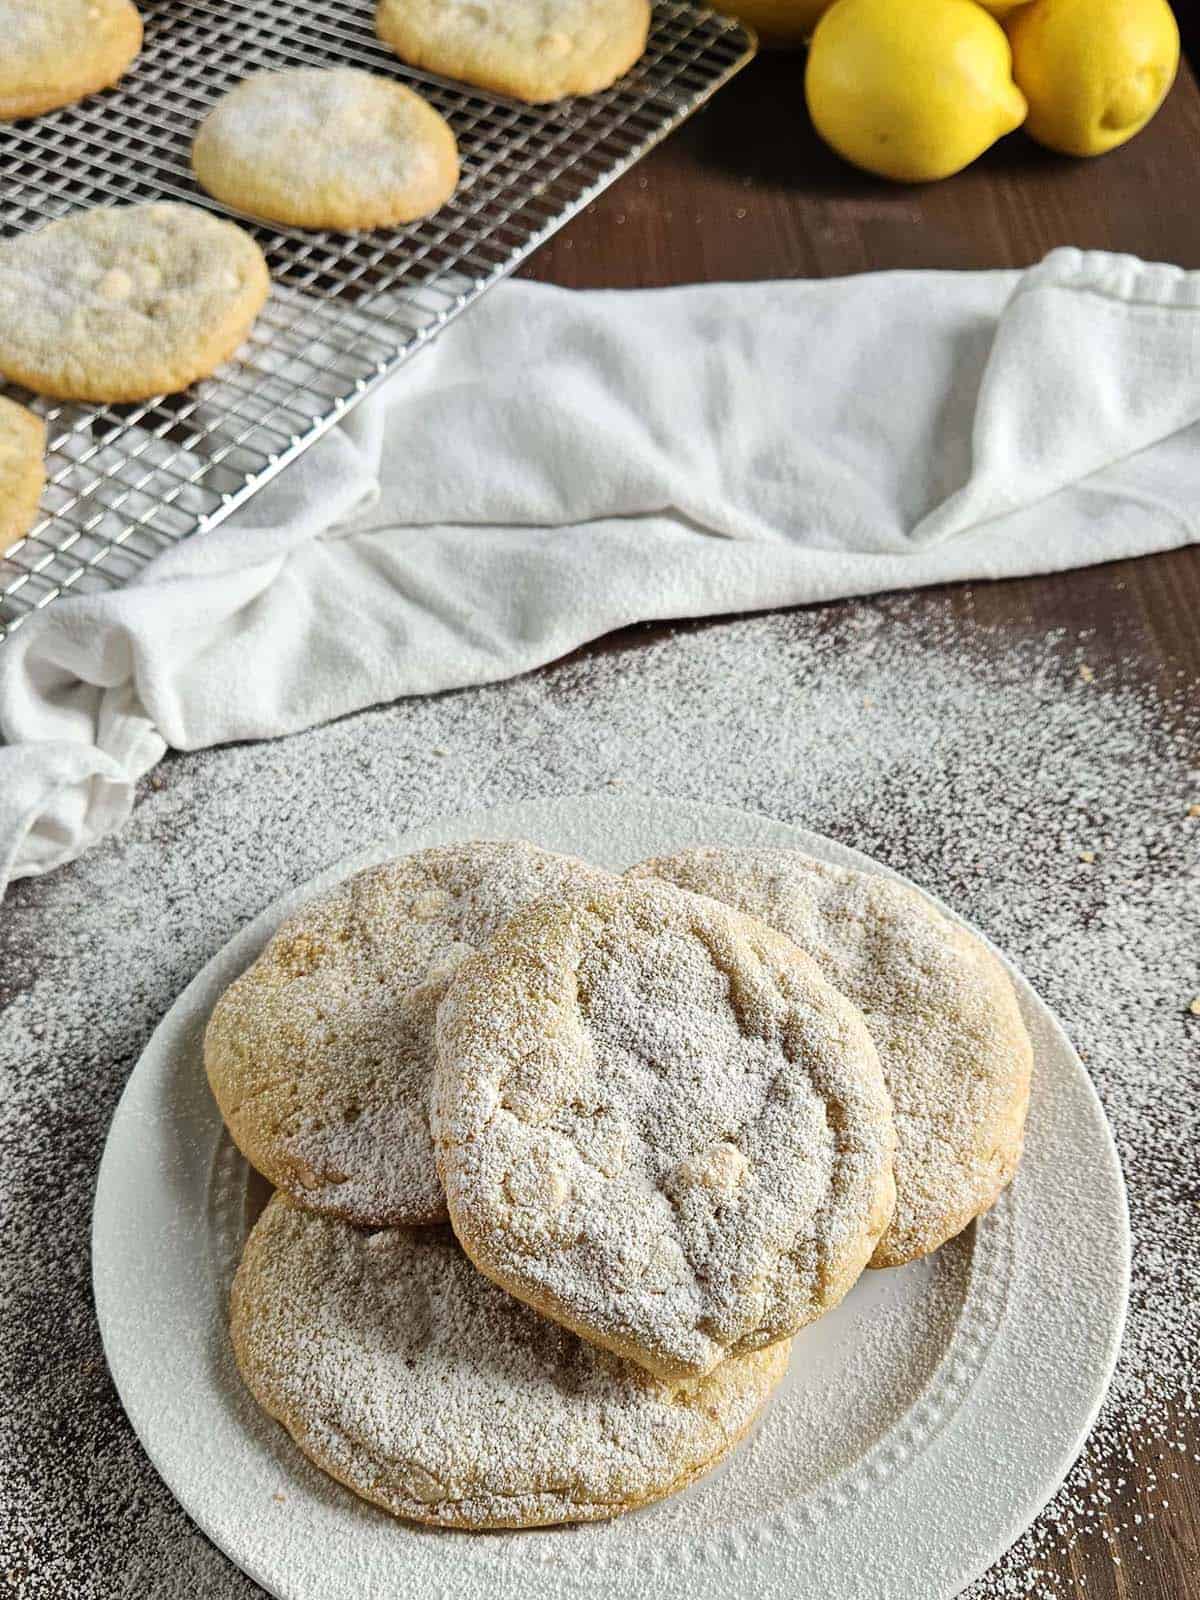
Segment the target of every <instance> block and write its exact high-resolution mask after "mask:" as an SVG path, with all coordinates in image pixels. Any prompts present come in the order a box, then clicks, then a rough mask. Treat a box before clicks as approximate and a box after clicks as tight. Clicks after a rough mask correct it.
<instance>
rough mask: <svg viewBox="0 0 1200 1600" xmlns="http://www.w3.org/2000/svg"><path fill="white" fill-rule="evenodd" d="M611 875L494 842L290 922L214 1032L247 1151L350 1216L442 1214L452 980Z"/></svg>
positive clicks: (229, 1103) (398, 871)
mask: <svg viewBox="0 0 1200 1600" xmlns="http://www.w3.org/2000/svg"><path fill="white" fill-rule="evenodd" d="M601 880H603V881H608V879H607V875H606V874H602V873H600V872H599V871H598V870H597V869H596V868H594V867H589V866H588V865H587V864H586V863H585V862H583V861H579V860H576V859H575V858H574V857H573V856H561V855H556V854H554V853H553V852H552V851H550V850H540V849H538V848H537V847H536V846H535V845H531V844H526V843H524V842H523V841H509V840H490V841H489V840H483V841H476V842H474V843H469V844H457V845H446V846H444V847H441V848H437V849H432V850H424V851H421V852H419V853H418V854H416V855H412V856H405V857H402V858H401V859H400V860H398V861H390V862H387V863H385V864H384V865H383V866H379V867H371V868H370V869H368V870H367V871H366V872H360V873H358V874H357V875H356V876H355V877H352V878H348V879H347V880H346V881H345V882H344V883H341V884H339V885H338V886H337V888H336V889H333V890H332V891H331V892H330V893H328V894H325V895H322V896H321V897H320V898H319V899H317V900H314V901H313V902H312V904H310V905H308V906H305V907H304V908H303V909H302V910H300V911H298V912H296V913H295V915H294V916H291V917H289V918H288V919H287V920H286V922H284V923H283V925H282V926H281V927H280V929H279V931H278V932H277V933H276V935H275V937H274V938H273V939H272V940H271V941H270V943H269V944H268V945H267V947H266V949H265V950H264V951H263V953H262V955H261V956H259V958H258V960H257V961H256V962H255V963H254V965H253V966H252V967H250V969H249V970H248V971H247V972H246V973H244V974H243V975H242V977H240V978H239V979H238V980H237V982H236V983H234V984H233V985H232V986H231V987H230V988H229V989H227V990H226V992H225V994H224V995H223V996H222V997H221V999H220V1001H219V1002H218V1004H217V1006H216V1009H215V1010H214V1012H213V1015H212V1019H211V1021H210V1022H209V1025H208V1030H207V1033H206V1035H205V1041H204V1059H205V1065H206V1068H207V1071H208V1079H209V1083H210V1084H211V1086H212V1091H213V1094H214V1096H215V1097H216V1101H217V1104H218V1106H219V1107H220V1108H221V1114H222V1116H223V1117H224V1118H225V1122H226V1125H227V1126H228V1128H229V1131H230V1133H231V1134H232V1135H233V1138H234V1140H235V1142H236V1143H237V1145H238V1148H239V1149H240V1150H241V1151H242V1153H243V1154H244V1155H245V1156H246V1158H247V1160H248V1161H250V1162H251V1164H252V1165H253V1166H255V1167H257V1168H258V1170H259V1171H260V1172H261V1173H263V1174H264V1175H265V1176H266V1177H268V1178H269V1179H270V1180H271V1182H272V1183H273V1184H275V1185H276V1186H277V1187H278V1188H280V1189H283V1190H285V1191H286V1192H287V1193H288V1194H290V1195H291V1196H292V1197H293V1198H294V1199H296V1200H298V1201H299V1202H300V1203H301V1204H303V1205H305V1206H309V1207H311V1208H313V1209H314V1210H318V1211H324V1212H329V1213H331V1214H332V1215H334V1216H338V1217H343V1218H346V1219H347V1220H349V1221H350V1222H354V1223H358V1224H361V1225H363V1226H370V1227H384V1226H389V1225H393V1224H399V1223H405V1224H419V1223H432V1222H444V1221H445V1218H446V1204H445V1199H444V1196H443V1194H442V1187H441V1184H440V1182H439V1181H438V1176H437V1169H436V1166H435V1163H434V1156H433V1144H432V1140H431V1138H430V1133H429V1113H428V1100H429V1091H430V1087H431V1084H432V1079H433V1068H434V1050H435V1044H434V1023H435V1018H436V1014H437V1008H438V1003H439V1001H440V1000H441V998H442V995H443V994H444V992H445V990H446V986H447V984H448V983H449V980H450V976H451V974H452V972H453V971H454V968H455V967H456V966H457V965H458V963H459V962H461V961H462V960H463V959H464V958H465V957H466V956H468V955H469V954H470V953H471V952H472V951H473V950H475V949H477V948H478V947H479V946H480V945H482V944H485V943H486V942H487V940H488V939H490V938H491V936H492V934H493V933H494V932H495V931H496V930H497V929H498V928H499V927H500V926H501V924H502V923H503V922H504V921H505V920H506V919H507V918H508V917H509V916H511V915H512V914H513V912H515V911H518V910H520V909H521V907H523V906H525V905H527V904H528V903H529V902H530V901H531V900H535V899H538V898H539V897H541V896H545V895H551V896H555V895H561V894H562V893H563V892H564V891H565V890H566V889H568V888H571V887H574V886H578V885H580V884H582V883H587V882H592V881H601Z"/></svg>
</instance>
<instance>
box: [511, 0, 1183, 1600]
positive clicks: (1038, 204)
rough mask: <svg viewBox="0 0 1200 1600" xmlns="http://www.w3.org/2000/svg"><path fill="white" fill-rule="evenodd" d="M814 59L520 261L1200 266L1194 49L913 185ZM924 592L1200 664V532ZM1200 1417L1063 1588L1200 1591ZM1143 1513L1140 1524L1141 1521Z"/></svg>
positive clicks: (1158, 658)
mask: <svg viewBox="0 0 1200 1600" xmlns="http://www.w3.org/2000/svg"><path fill="white" fill-rule="evenodd" d="M1191 3H1192V0H1188V4H1189V6H1190V4H1191ZM1198 9H1200V8H1198ZM1183 21H1184V27H1185V37H1189V35H1190V38H1191V39H1194V40H1195V44H1196V47H1197V49H1200V18H1197V19H1192V18H1191V16H1190V13H1189V12H1187V11H1186V9H1185V10H1184V14H1183ZM1194 59H1195V58H1194ZM802 70H803V65H802V58H801V57H800V56H799V55H785V54H773V55H764V56H762V57H760V58H759V60H757V61H756V62H754V63H753V65H752V66H750V67H749V68H748V69H747V70H746V71H745V72H744V73H743V74H742V75H741V76H740V77H739V78H738V79H737V80H736V81H735V82H734V83H733V84H731V85H730V86H729V87H728V88H727V89H725V90H724V91H723V92H722V93H721V94H720V95H719V96H718V97H717V98H716V99H715V100H714V101H713V103H712V104H711V105H710V106H709V108H708V109H707V110H706V111H704V112H703V113H701V114H700V115H699V116H697V117H696V118H694V119H693V121H692V122H691V123H689V124H688V125H687V126H686V127H685V128H684V129H683V130H682V131H681V132H680V133H679V134H677V135H676V136H675V137H674V138H673V139H671V140H670V141H669V142H668V143H667V144H665V145H664V146H663V147H662V148H661V149H660V150H659V151H657V152H656V153H655V154H654V155H653V156H651V157H650V158H649V159H648V160H647V161H645V162H643V163H642V164H641V165H640V166H638V167H637V168H635V169H634V171H633V172H631V173H630V174H629V175H628V176H627V177H625V178H624V179H623V180H622V181H621V182H620V183H618V184H616V185H614V187H613V188H611V189H610V190H608V191H607V192H606V194H604V195H603V196H602V197H601V198H600V199H599V200H598V201H597V202H596V203H595V204H594V205H593V206H591V207H590V208H589V210H588V211H587V212H586V213H585V214H584V215H583V216H581V217H579V218H578V219H577V220H576V221H575V222H574V223H573V224H572V226H571V227H570V228H568V229H566V230H564V231H563V232H562V233H560V234H559V235H557V237H556V238H555V239H554V240H553V241H551V243H550V244H548V245H547V246H545V248H544V249H543V250H541V251H540V252H539V253H538V255H537V256H536V257H534V258H533V260H532V261H531V262H530V263H529V264H528V265H527V266H526V268H525V269H524V273H523V275H524V276H526V277H531V278H538V279H541V280H543V281H546V282H550V283H558V284H563V285H567V286H570V287H576V288H595V287H601V288H634V287H640V288H648V287H653V286H660V285H666V284H675V283H693V282H697V281H704V280H709V281H711V280H717V279H725V280H748V279H755V278H765V277H832V276H837V275H839V274H844V273H854V272H864V271H870V270H877V269H881V268H893V267H942V268H980V267H1014V266H1025V265H1028V264H1029V263H1031V262H1034V261H1037V260H1038V259H1039V258H1040V257H1042V256H1043V255H1044V254H1045V253H1046V252H1047V251H1048V250H1051V249H1053V248H1054V247H1055V246H1058V245H1066V244H1072V245H1078V246H1081V247H1083V248H1086V249H1102V250H1122V251H1129V252H1130V253H1132V254H1135V255H1140V256H1142V257H1144V258H1147V259H1150V260H1163V261H1171V262H1174V263H1176V264H1177V265H1179V266H1184V267H1200V170H1198V169H1200V91H1198V89H1197V85H1196V80H1195V78H1194V77H1193V75H1192V72H1191V71H1190V70H1189V69H1188V68H1187V67H1186V66H1185V67H1184V68H1183V69H1182V70H1181V73H1180V77H1179V80H1178V81H1177V83H1176V85H1175V88H1174V89H1173V91H1172V93H1171V96H1170V98H1169V99H1168V101H1167V104H1166V105H1165V106H1164V108H1163V110H1162V111H1161V112H1160V114H1159V116H1158V117H1157V118H1156V119H1155V121H1154V122H1153V123H1152V124H1151V125H1150V127H1149V128H1148V129H1146V131H1145V132H1144V133H1143V134H1142V135H1141V136H1140V137H1139V138H1137V139H1135V140H1134V141H1133V142H1132V143H1131V144H1129V145H1127V146H1125V147H1124V148H1123V149H1121V150H1119V151H1116V152H1114V153H1113V154H1111V155H1109V156H1106V157H1104V158H1103V159H1102V160H1100V161H1072V160H1069V159H1066V158H1062V157H1057V156H1054V155H1051V154H1049V153H1048V152H1047V151H1044V150H1041V149H1039V148H1038V146H1036V145H1034V144H1033V143H1032V142H1031V141H1030V140H1028V139H1026V138H1025V137H1024V136H1023V135H1021V134H1014V135H1012V136H1011V137H1010V138H1008V139H1005V140H1003V141H1002V142H1001V143H1000V144H999V145H997V146H996V147H995V148H994V149H993V150H991V151H990V152H989V153H988V154H987V155H986V156H985V157H984V158H983V160H981V161H980V162H978V163H977V164H976V165H975V166H974V167H973V168H971V169H970V170H968V171H967V172H965V173H962V174H960V175H959V176H958V177H957V178H955V179H953V180H951V181H950V182H947V183H943V184H938V185H931V186H926V187H920V188H911V189H910V188H896V187H893V186H892V185H890V184H887V183H884V182H882V181H880V180H876V179H873V178H870V177H868V176H866V175H864V174H861V173H857V172H855V171H853V170H852V169H851V168H849V167H847V166H846V165H845V164H844V163H842V162H841V161H840V160H839V159H838V158H837V157H836V156H835V155H833V153H832V152H831V151H829V150H827V149H826V148H825V147H824V146H823V145H822V144H821V142H820V140H819V139H818V138H817V137H816V135H815V134H814V133H813V130H812V128H811V126H810V124H809V122H808V119H807V116H806V114H805V109H804V97H803V92H802V86H801V84H802ZM927 603H928V604H929V606H930V608H931V610H932V609H933V608H936V609H938V610H939V611H940V612H941V614H943V615H944V613H945V608H946V607H947V606H950V607H951V608H952V610H953V611H954V612H955V613H956V614H960V615H963V616H969V617H971V618H972V619H974V620H976V621H978V622H980V623H983V624H985V625H988V626H992V627H995V628H998V629H1003V630H1005V631H1006V632H1009V633H1014V632H1015V633H1036V634H1039V635H1041V634H1045V633H1046V632H1047V631H1048V630H1050V629H1053V628H1059V627H1061V628H1067V629H1071V630H1081V629H1085V628H1086V629H1089V630H1092V636H1091V638H1090V640H1089V646H1088V650H1089V659H1090V660H1091V661H1092V662H1093V663H1094V665H1095V666H1096V667H1097V668H1100V667H1105V666H1110V665H1113V666H1115V665H1117V664H1119V665H1120V668H1121V671H1122V672H1123V673H1124V675H1125V676H1126V677H1127V678H1128V677H1133V678H1137V679H1140V680H1141V681H1143V682H1145V683H1147V684H1150V685H1153V686H1155V687H1157V688H1158V689H1159V690H1160V691H1162V692H1163V693H1166V692H1167V691H1171V690H1173V691H1178V689H1179V686H1180V683H1181V682H1184V683H1188V682H1190V683H1193V684H1194V683H1196V682H1197V681H1198V680H1200V548H1198V547H1194V546H1193V547H1192V548H1190V549H1186V550H1180V551H1175V552H1173V553H1169V554H1165V555H1158V556H1150V557H1146V558H1143V559H1141V560H1138V561H1122V562H1113V563H1110V564H1108V565H1106V566H1102V567H1092V568H1088V569H1085V570H1083V571H1077V572H1069V573H1063V574H1060V575H1057V576H1054V577H1048V578H1028V579H1016V580H1009V581H1005V582H1002V583H987V584H970V585H959V586H956V587H953V588H948V589H943V590H931V591H929V592H928V596H927ZM661 631H662V629H661V627H654V628H647V629H642V630H636V629H634V630H627V631H626V632H625V633H624V634H621V635H614V636H613V637H611V638H610V639H607V640H604V641H601V642H600V643H599V644H597V645H595V646H593V647H591V648H592V649H598V650H603V649H613V648H618V647H619V648H625V649H627V648H629V647H630V646H631V645H632V644H636V642H638V641H639V640H642V639H650V638H652V637H654V636H656V635H657V634H658V633H660V632H661ZM1181 674H1182V675H1183V676H1182V677H1181V676H1180V675H1181ZM1197 1077H1198V1079H1200V1066H1198V1070H1197ZM1194 1423H1195V1418H1192V1419H1191V1423H1190V1424H1188V1425H1189V1426H1191V1428H1192V1432H1193V1435H1194V1443H1193V1444H1192V1447H1191V1449H1190V1450H1189V1452H1188V1453H1187V1454H1186V1455H1179V1454H1177V1453H1172V1454H1171V1457H1170V1460H1169V1461H1167V1460H1164V1459H1163V1457H1164V1455H1165V1452H1163V1451H1161V1450H1160V1449H1159V1447H1158V1446H1156V1445H1154V1444H1152V1443H1146V1442H1142V1441H1138V1440H1136V1439H1135V1440H1132V1441H1130V1444H1131V1453H1132V1456H1133V1459H1134V1464H1133V1465H1132V1466H1131V1467H1129V1468H1127V1469H1126V1472H1125V1477H1126V1487H1125V1490H1124V1491H1123V1493H1124V1494H1125V1496H1126V1500H1125V1503H1124V1504H1122V1505H1114V1506H1113V1507H1111V1508H1110V1514H1109V1515H1108V1517H1107V1518H1106V1523H1107V1532H1108V1538H1107V1539H1106V1538H1105V1537H1104V1536H1103V1535H1102V1534H1101V1533H1099V1532H1097V1533H1096V1534H1095V1535H1093V1536H1085V1537H1081V1538H1080V1539H1079V1540H1078V1542H1076V1543H1075V1544H1074V1546H1073V1547H1072V1548H1071V1550H1070V1551H1069V1553H1067V1554H1057V1555H1056V1554H1055V1553H1054V1552H1053V1551H1048V1552H1046V1553H1045V1554H1044V1555H1043V1556H1042V1557H1041V1558H1040V1564H1041V1565H1042V1566H1043V1567H1045V1568H1047V1569H1049V1570H1050V1571H1052V1572H1053V1574H1054V1589H1053V1591H1052V1592H1054V1593H1056V1594H1057V1593H1060V1592H1061V1593H1063V1594H1069V1595H1072V1596H1075V1597H1078V1600H1200V1465H1198V1464H1197V1463H1198V1462H1200V1429H1196V1428H1195V1427H1194ZM1173 1472H1178V1473H1179V1475H1180V1476H1179V1480H1178V1481H1175V1480H1174V1479H1171V1492H1170V1495H1169V1497H1167V1498H1168V1499H1169V1508H1168V1509H1163V1506H1162V1501H1163V1498H1164V1496H1163V1494H1162V1491H1161V1488H1159V1489H1158V1491H1157V1492H1156V1491H1155V1489H1154V1484H1155V1481H1156V1475H1157V1478H1158V1479H1159V1480H1160V1481H1165V1480H1167V1479H1168V1478H1170V1474H1171V1473H1173ZM1151 1511H1153V1513H1154V1516H1153V1520H1150V1516H1149V1514H1150V1512H1151ZM1135 1516H1138V1517H1140V1518H1141V1523H1140V1526H1138V1525H1137V1524H1134V1517H1135ZM1130 1525H1134V1526H1136V1527H1137V1536H1136V1538H1131V1537H1130V1536H1129V1535H1128V1533H1127V1532H1126V1531H1125V1529H1126V1528H1128V1527H1129V1526H1130ZM913 1600H922V1597H921V1596H917V1595H914V1596H913Z"/></svg>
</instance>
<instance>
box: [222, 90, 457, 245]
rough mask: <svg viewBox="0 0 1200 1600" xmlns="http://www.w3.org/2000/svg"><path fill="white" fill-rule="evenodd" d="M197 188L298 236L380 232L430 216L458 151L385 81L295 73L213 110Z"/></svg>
mask: <svg viewBox="0 0 1200 1600" xmlns="http://www.w3.org/2000/svg"><path fill="white" fill-rule="evenodd" d="M192 166H193V168H194V169H195V173H196V177H197V179H198V180H199V182H200V183H201V184H202V185H203V186H204V188H205V189H207V190H208V192H209V194H213V195H216V197H217V199H218V200H224V201H225V203H226V204H227V205H231V206H236V207H237V209H238V210H239V211H246V212H248V213H249V214H250V215H251V216H254V217H265V218H267V219H268V220H269V221H272V222H283V223H287V224H289V225H291V226H293V227H298V228H338V229H353V228H379V227H385V226H389V225H393V224H397V223H403V222H412V221H413V220H414V219H415V218H417V217H423V216H426V215H427V214H428V213H429V212H431V211H436V210H437V209H438V207H439V206H440V205H442V204H443V203H444V202H445V201H446V200H447V199H449V197H450V195H451V194H452V193H453V191H454V186H455V184H456V183H457V182H458V146H457V144H456V143H455V139H454V135H453V133H452V132H451V131H450V125H449V123H447V122H446V120H445V118H444V117H442V116H441V115H439V113H438V112H436V111H435V110H434V109H433V107H432V106H431V105H430V104H429V103H428V102H427V101H425V100H423V99H422V98H421V96H420V95H419V94H414V93H413V91H412V90H411V89H406V88H405V87H404V86H403V84H399V83H393V82H392V80H391V79H390V78H377V77H373V76H372V75H371V74H370V73H369V72H358V71H356V70H355V69H354V68H351V67H337V68H333V69H331V70H328V71H325V70H322V69H320V68H314V67H293V68H290V69H289V70H287V71H285V72H260V73H256V74H255V76H254V77H252V78H246V79H245V80H244V81H243V82H242V83H239V84H238V86H237V88H236V89H232V90H230V92H229V93H228V94H227V95H225V96H224V97H223V98H222V99H220V100H218V101H217V103H216V105H215V106H214V107H213V109H212V110H211V111H210V112H209V114H208V116H207V117H206V118H205V119H204V121H203V122H202V123H201V124H200V131H199V132H198V133H197V135H196V140H195V144H194V145H193V148H192Z"/></svg>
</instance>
